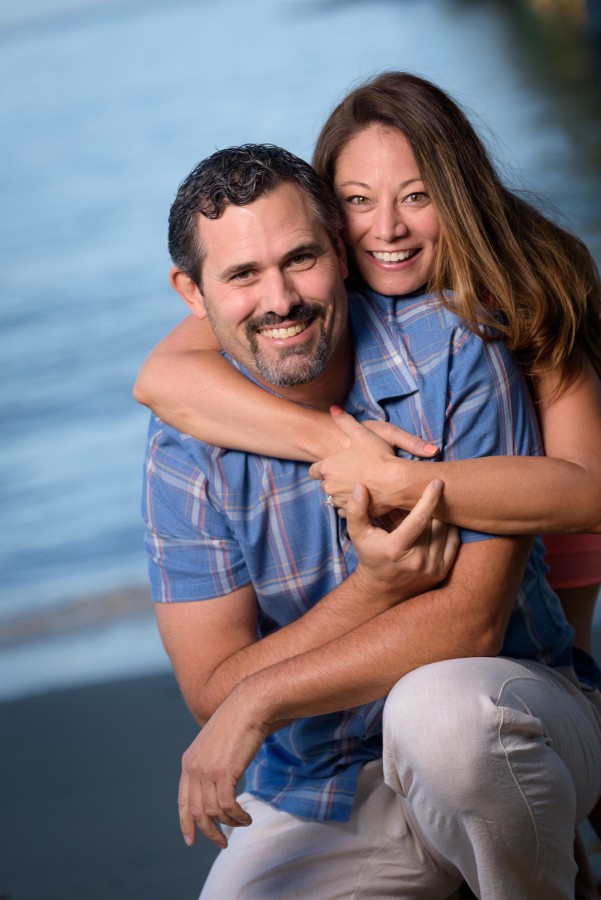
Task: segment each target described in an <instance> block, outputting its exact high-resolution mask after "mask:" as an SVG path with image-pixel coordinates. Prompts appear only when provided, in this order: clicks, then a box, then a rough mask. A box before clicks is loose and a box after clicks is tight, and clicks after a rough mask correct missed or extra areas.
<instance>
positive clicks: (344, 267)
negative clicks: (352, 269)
mask: <svg viewBox="0 0 601 900" xmlns="http://www.w3.org/2000/svg"><path fill="white" fill-rule="evenodd" d="M334 247H335V249H336V253H337V255H338V260H339V265H340V274H341V275H342V278H343V279H346V278H348V260H347V256H346V247H345V246H344V242H343V240H342V238H341V237H340V235H339V236H338V240H337V241H336V243H335V245H334Z"/></svg>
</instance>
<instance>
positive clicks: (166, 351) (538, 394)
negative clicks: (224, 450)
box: [135, 72, 601, 649]
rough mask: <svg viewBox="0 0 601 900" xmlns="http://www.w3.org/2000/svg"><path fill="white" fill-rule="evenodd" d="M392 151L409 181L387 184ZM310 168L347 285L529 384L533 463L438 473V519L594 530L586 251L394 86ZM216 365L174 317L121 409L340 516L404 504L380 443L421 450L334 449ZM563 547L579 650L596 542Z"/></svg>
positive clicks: (595, 326)
mask: <svg viewBox="0 0 601 900" xmlns="http://www.w3.org/2000/svg"><path fill="white" fill-rule="evenodd" d="M404 152H405V153H408V154H409V162H412V163H413V166H414V169H415V175H416V179H415V180H414V181H413V182H412V183H411V184H408V185H399V184H398V178H397V169H398V154H402V153H404ZM376 155H377V157H378V159H377V166H376V159H375V156H376ZM313 163H314V166H315V167H316V169H317V170H318V171H319V172H320V173H321V174H322V175H324V176H325V177H326V178H328V179H329V180H330V181H331V182H332V184H333V185H334V188H335V190H336V193H337V194H338V197H339V199H340V203H341V206H342V209H343V212H344V216H345V221H346V227H345V230H344V238H345V241H346V244H347V247H348V249H349V254H350V257H351V263H354V272H353V276H352V279H351V281H352V284H351V286H355V287H358V286H360V285H361V284H362V283H366V284H367V285H368V286H369V287H370V288H372V289H373V290H375V291H379V292H381V293H384V294H386V295H402V296H406V295H408V294H411V293H413V292H415V291H417V290H419V289H421V288H424V287H426V286H427V287H428V289H429V290H432V291H435V292H437V293H438V294H439V296H440V297H441V299H442V302H443V303H445V304H446V305H448V306H450V307H451V308H452V309H453V310H454V311H456V312H457V313H458V314H459V315H461V316H462V317H463V318H464V319H465V320H466V321H467V322H468V324H470V325H471V327H473V328H475V329H477V328H481V327H485V328H489V329H490V328H493V329H494V333H495V334H501V335H502V336H503V338H504V339H505V341H506V342H507V344H508V346H509V347H510V348H511V349H512V350H513V351H514V352H515V353H516V355H517V356H518V358H519V359H520V361H521V362H522V365H523V368H524V370H525V372H526V373H527V374H528V375H529V377H530V378H531V382H532V386H533V391H534V394H535V398H536V403H537V411H538V416H539V420H540V424H541V429H542V436H543V441H544V445H545V451H546V454H547V457H546V458H524V457H502V458H500V457H495V458H489V459H477V460H466V461H462V462H454V463H439V469H438V470H437V474H439V477H441V478H442V479H443V480H444V482H445V491H444V499H443V501H442V503H441V505H440V507H439V509H438V511H437V514H438V515H440V517H441V518H444V519H446V520H448V521H453V522H456V523H457V524H460V525H462V526H464V527H470V528H474V529H480V530H486V531H490V532H493V533H499V534H511V533H536V532H539V531H545V530H547V531H552V532H562V531H567V532H584V531H587V532H591V531H599V530H601V465H600V464H599V458H598V457H599V454H598V448H599V446H601V385H600V382H599V377H598V375H599V373H600V372H601V323H600V320H599V315H600V310H601V290H600V286H599V277H598V273H597V270H596V267H595V264H594V262H593V260H592V259H591V256H590V254H589V253H588V251H587V250H586V248H585V247H584V245H583V244H582V243H581V242H580V241H578V240H577V239H576V238H575V237H573V236H572V235H570V234H567V233H566V232H565V231H563V230H562V229H560V228H558V227H557V226H556V225H555V224H553V223H552V222H551V221H549V220H548V219H547V218H545V217H543V216H542V215H541V214H540V213H538V212H537V211H535V210H534V209H533V208H532V207H531V206H530V205H528V204H527V203H525V202H524V201H523V200H521V199H520V198H519V197H517V196H516V195H515V194H513V193H511V192H510V191H509V190H507V189H506V188H505V187H503V185H502V184H501V183H500V181H499V179H498V177H497V175H496V173H495V172H494V169H493V167H492V165H491V163H490V161H489V159H488V157H487V154H486V151H485V149H484V147H483V145H482V143H481V142H480V140H479V139H478V137H477V136H476V134H475V132H474V130H473V129H472V127H471V125H470V124H469V122H468V120H467V119H466V118H465V116H464V115H463V113H462V112H461V111H460V110H459V108H458V107H457V106H456V104H455V103H454V102H453V101H452V100H451V99H450V98H449V97H448V96H447V95H446V94H444V93H443V92H442V91H440V90H439V89H438V88H437V87H435V86H434V85H432V84H430V83H429V82H427V81H425V80H423V79H420V78H417V77H415V76H412V75H409V74H406V73H394V72H392V73H385V74H383V75H380V76H379V77H377V78H375V79H373V80H372V81H371V82H368V83H367V84H365V85H363V86H361V87H359V88H358V89H356V90H355V91H353V92H351V93H350V94H349V95H348V96H347V97H346V98H345V100H343V102H342V103H341V104H340V105H339V106H338V107H337V108H336V109H335V110H334V112H333V113H332V115H331V116H330V118H329V119H328V121H327V122H326V124H325V126H324V128H323V130H322V132H321V135H320V137H319V139H318V141H317V146H316V150H315V156H314V161H313ZM398 250H401V256H400V257H399V254H398V252H397V251H398ZM401 257H403V258H401ZM405 257H406V258H405ZM449 291H452V292H453V293H452V294H450V293H449ZM216 350H218V347H217V345H216V342H215V339H214V337H213V335H212V332H211V330H210V326H209V325H208V323H207V322H206V320H205V321H202V322H201V321H199V320H197V319H194V318H193V317H190V318H188V319H186V320H185V321H184V322H183V323H181V324H180V325H179V326H178V327H177V328H176V329H175V330H174V331H173V332H171V334H170V335H168V336H167V338H166V339H165V340H164V341H162V342H161V343H160V344H159V345H158V346H157V347H156V348H155V350H154V351H153V352H152V354H151V355H150V357H149V359H148V360H147V361H146V363H145V365H144V367H143V369H142V371H141V373H140V376H139V378H138V381H137V383H136V388H135V396H136V399H137V400H138V401H140V402H142V403H145V404H147V405H148V406H150V407H151V408H152V409H154V410H155V412H157V414H158V415H159V416H160V417H161V418H163V419H165V420H166V421H168V422H169V423H170V424H172V425H174V426H175V427H177V428H179V429H180V430H182V431H185V432H187V433H189V434H192V435H194V436H196V437H199V438H201V439H203V440H205V441H207V442H209V443H214V444H218V445H222V446H227V447H232V448H233V449H245V450H249V451H254V452H259V453H267V454H271V455H276V456H282V457H286V458H294V459H305V460H309V461H314V460H322V462H321V463H319V464H318V465H317V466H315V467H314V469H313V474H314V475H315V477H321V478H323V479H324V488H325V490H326V491H327V493H329V494H331V495H332V496H333V497H334V501H335V502H336V503H337V505H338V506H342V507H343V506H344V503H345V498H346V497H347V496H348V494H349V493H350V491H351V490H352V485H353V484H354V482H355V481H357V480H359V473H360V480H361V481H362V482H363V483H365V484H366V485H367V487H368V488H369V490H370V495H371V497H372V503H373V510H374V512H383V511H385V510H386V509H389V508H390V507H391V505H395V506H399V507H402V508H410V507H412V506H413V505H414V504H415V502H416V501H417V499H418V497H419V496H420V495H421V493H422V491H423V488H424V487H425V484H426V483H427V481H428V480H429V477H428V473H429V470H428V469H424V467H423V466H421V467H420V466H419V465H418V463H417V462H412V461H409V460H405V459H400V458H397V457H393V456H392V451H391V449H390V444H392V445H395V446H399V447H402V448H403V449H405V450H406V451H409V452H411V453H413V454H414V455H421V456H430V457H432V456H433V455H435V453H436V448H433V447H428V445H427V444H426V442H425V441H423V440H419V439H418V440H414V439H412V438H411V436H409V435H404V434H399V433H398V431H397V430H396V429H393V428H392V427H391V426H386V424H385V423H381V422H379V423H371V426H370V427H371V428H372V429H373V430H374V431H375V432H376V434H379V435H380V436H381V438H382V439H383V440H382V441H380V442H378V441H376V440H375V439H374V440H372V441H370V442H369V448H368V449H366V448H365V447H362V448H361V451H359V450H358V449H357V447H351V448H350V449H349V439H348V438H347V437H346V436H345V434H344V433H343V432H342V431H340V430H339V429H337V428H336V426H335V424H334V423H333V422H332V420H330V418H329V417H328V416H327V415H326V414H324V413H319V412H317V411H315V410H307V409H302V408H300V407H298V406H294V405H292V404H289V403H286V402H285V401H283V400H281V399H279V398H277V397H275V396H273V395H270V394H267V393H266V392H264V391H261V390H260V389H258V388H256V387H255V386H254V385H252V384H251V383H250V382H249V381H248V380H247V379H245V378H243V377H242V376H241V375H239V374H238V373H237V372H236V371H235V370H234V369H233V368H232V367H231V366H230V365H229V364H228V363H227V362H226V360H225V359H223V358H222V357H221V356H220V355H219V354H218V353H217V352H215V351H216ZM259 419H260V421H261V429H260V430H259V429H257V427H256V423H257V421H258V420H259ZM232 423H235V425H233V424H232ZM388 442H389V443H388ZM364 443H365V442H364ZM337 451H342V452H341V453H337ZM332 454H336V455H334V456H332ZM324 457H328V458H327V459H325V460H324ZM383 463H385V464H386V465H383ZM389 470H390V472H391V475H390V477H389V478H388V480H387V481H386V482H385V483H383V479H382V473H383V472H384V471H386V472H388V471H389ZM565 540H566V539H565V538H555V539H554V545H553V550H554V554H555V556H554V557H551V559H550V563H551V573H550V574H551V576H553V575H554V573H555V569H556V568H557V566H558V565H559V563H560V562H562V563H563V565H562V571H561V572H560V573H559V575H558V577H557V579H556V580H555V581H554V582H553V583H554V586H556V587H557V588H561V589H563V590H562V600H563V602H564V606H565V608H566V613H567V615H568V618H569V619H570V621H571V622H572V624H573V625H574V626H575V628H576V643H577V644H578V645H579V646H582V647H584V648H585V649H590V622H591V618H592V613H593V609H594V604H595V598H596V593H597V589H598V585H599V582H601V537H596V536H592V535H587V536H585V537H584V538H583V537H582V536H578V537H574V538H570V540H571V541H572V542H573V541H576V542H577V545H576V547H575V548H574V547H571V548H567V549H566V547H565V545H563V546H562V545H561V544H560V546H559V547H558V546H557V541H560V542H561V541H565ZM583 541H584V547H583ZM567 552H570V553H571V556H569V557H566V555H565V554H566V553H567ZM561 554H563V556H562V555H561ZM571 565H572V566H573V571H570V566H571ZM566 567H567V571H566Z"/></svg>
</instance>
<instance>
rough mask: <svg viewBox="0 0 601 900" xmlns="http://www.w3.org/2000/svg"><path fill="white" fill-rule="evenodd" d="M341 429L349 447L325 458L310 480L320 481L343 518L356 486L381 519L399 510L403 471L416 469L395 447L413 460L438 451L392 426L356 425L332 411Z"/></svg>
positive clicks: (375, 514) (313, 467)
mask: <svg viewBox="0 0 601 900" xmlns="http://www.w3.org/2000/svg"><path fill="white" fill-rule="evenodd" d="M330 411H331V413H332V417H333V419H334V422H335V423H336V425H337V426H338V428H339V429H340V430H341V431H342V432H343V433H344V434H345V435H346V436H347V438H348V440H349V447H348V448H347V449H346V450H342V451H340V452H339V453H334V454H332V455H331V456H327V457H325V459H322V460H321V461H320V462H317V463H314V464H313V465H312V466H311V468H310V469H309V474H310V476H311V478H315V479H321V481H322V482H323V489H324V491H325V493H326V494H330V495H331V497H332V499H333V501H334V503H335V505H336V506H337V507H338V509H339V511H340V513H341V515H344V514H345V511H346V508H347V504H348V500H349V497H350V496H351V493H352V491H353V488H354V486H355V485H356V484H359V483H360V484H364V485H365V486H366V487H367V489H368V491H369V496H370V512H371V514H372V515H374V516H381V515H383V514H384V513H386V512H388V511H389V510H391V509H395V508H396V507H398V506H399V503H398V496H395V494H398V492H399V491H400V489H401V488H402V487H403V484H402V472H403V467H406V466H413V465H414V463H412V462H410V461H409V460H401V459H399V458H398V457H397V456H396V455H395V453H394V449H393V448H395V447H398V448H400V449H402V450H405V451H407V452H409V453H411V454H413V455H414V456H425V457H432V456H434V455H435V454H436V453H438V448H437V447H435V446H434V445H433V444H427V443H426V442H425V441H423V440H422V439H421V438H419V437H416V436H415V435H411V434H409V433H408V432H406V431H403V430H402V429H401V428H397V427H396V426H395V425H391V424H390V422H381V421H375V420H374V421H369V422H357V421H356V420H355V419H353V417H352V416H349V414H348V413H345V412H343V411H342V410H341V409H339V408H338V407H334V406H333V407H332V408H331V410H330Z"/></svg>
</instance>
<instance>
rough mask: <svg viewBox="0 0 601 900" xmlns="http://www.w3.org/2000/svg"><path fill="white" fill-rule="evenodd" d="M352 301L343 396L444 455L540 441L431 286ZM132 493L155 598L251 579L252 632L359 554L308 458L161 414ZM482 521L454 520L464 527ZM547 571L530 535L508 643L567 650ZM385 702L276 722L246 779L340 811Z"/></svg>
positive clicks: (309, 595)
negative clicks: (204, 437)
mask: <svg viewBox="0 0 601 900" xmlns="http://www.w3.org/2000/svg"><path fill="white" fill-rule="evenodd" d="M350 308H351V322H352V330H353V336H354V341H355V351H356V359H357V361H356V378H355V383H354V386H353V388H352V390H351V393H350V395H349V397H348V402H347V404H346V408H347V410H348V411H349V412H351V413H352V414H353V415H355V416H357V417H358V418H360V419H363V418H367V417H369V418H387V419H388V420H390V421H392V422H394V423H395V424H397V425H399V426H401V427H402V428H404V429H406V430H407V431H410V432H412V433H414V434H419V435H421V436H422V437H423V438H425V439H426V440H428V441H431V442H433V443H435V444H436V445H437V446H439V447H441V448H442V453H441V456H440V458H442V459H464V458H467V457H474V456H489V455H495V454H497V455H500V454H530V455H532V454H538V453H540V439H539V436H538V432H537V427H536V420H535V416H534V413H533V411H532V408H531V402H530V397H529V394H528V390H527V388H526V386H525V384H524V382H523V380H522V378H521V377H520V375H519V373H518V371H517V369H516V367H515V365H514V364H513V363H512V361H511V358H510V357H509V356H508V354H507V352H506V351H505V349H504V347H503V345H502V344H501V343H499V342H493V343H488V344H486V343H484V342H483V341H482V340H480V338H479V337H477V336H476V335H474V334H473V333H472V332H471V331H470V330H468V329H466V328H465V327H463V326H462V324H461V322H460V321H459V320H458V319H457V318H456V317H455V316H454V315H452V314H451V313H450V312H448V311H447V310H445V309H444V308H443V307H442V306H441V305H440V304H439V303H438V302H437V301H436V300H435V299H434V298H433V297H431V296H428V295H421V296H417V297H415V298H410V299H406V298H385V297H381V296H380V295H377V294H374V293H373V292H371V291H369V292H365V293H362V294H356V295H353V297H352V298H351V304H350ZM246 374H248V373H246ZM424 462H425V461H424ZM428 464H432V463H428ZM143 506H144V517H145V522H146V539H145V542H146V549H147V552H148V558H149V571H150V580H151V586H152V594H153V598H154V599H155V601H157V602H185V601H193V600H202V599H208V598H214V597H220V596H222V595H225V594H228V593H230V592H231V591H234V590H236V589H237V588H239V587H242V586H244V585H246V584H249V583H252V584H253V586H254V589H255V592H256V596H257V602H258V607H259V634H260V636H265V635H266V634H268V633H270V632H271V631H272V630H274V629H277V628H281V627H283V626H285V625H287V624H288V623H289V622H292V621H294V620H295V619H297V618H298V617H299V616H302V615H303V613H304V612H306V611H307V610H308V609H309V608H310V607H311V606H312V605H314V604H315V603H316V602H317V601H318V600H319V599H320V598H321V597H323V596H324V595H325V594H327V593H328V592H329V591H331V590H333V589H334V587H336V585H338V584H339V583H340V582H341V581H342V580H343V579H344V578H345V577H346V576H347V575H348V574H350V572H352V571H353V569H354V567H355V566H356V562H357V560H356V555H355V553H354V550H353V547H352V545H351V543H350V542H349V540H348V537H347V535H346V532H345V530H344V520H341V519H340V518H339V517H338V515H337V514H336V512H335V511H334V510H332V509H331V508H329V507H327V506H325V504H324V497H323V492H322V491H321V488H320V485H319V484H318V483H317V482H315V481H312V480H311V479H310V478H309V476H308V466H307V465H306V464H303V463H295V462H289V461H285V460H279V459H273V458H267V457H259V456H255V455H253V454H245V453H240V452H236V451H228V450H222V449H220V448H215V447H211V446H208V445H206V444H203V443H201V442H199V441H197V440H195V439H193V438H191V437H189V436H187V435H183V434H180V433H179V432H177V431H175V430H174V429H173V428H170V427H169V426H167V425H165V424H164V423H163V422H161V421H160V420H158V419H156V418H153V419H152V420H151V423H150V430H149V441H148V451H147V457H146V475H145V486H144V502H143ZM487 537H489V535H484V534H479V533H475V532H470V531H466V530H464V531H462V540H463V541H472V540H482V539H486V538H487ZM544 572H545V565H544V562H543V551H542V549H541V548H540V546H537V547H536V548H535V551H534V553H533V554H532V558H531V561H530V564H529V566H528V571H527V573H526V575H525V578H524V581H523V584H522V588H521V591H520V595H519V597H518V599H517V602H516V605H515V610H514V613H513V615H512V618H511V621H510V625H509V628H508V632H507V640H506V644H505V646H504V648H503V653H504V654H506V655H510V656H515V657H521V658H528V659H534V660H539V661H541V662H544V663H547V664H549V665H570V664H571V631H570V629H569V626H567V624H566V623H565V620H564V619H563V614H562V613H561V609H560V607H559V602H558V600H557V598H556V596H555V595H554V594H553V592H552V591H551V590H550V588H549V587H548V586H547V584H546V582H545V580H544ZM199 652H202V645H201V644H200V645H199ZM382 707H383V700H380V701H377V702H374V703H370V704H367V705H366V706H361V707H358V708H356V709H351V710H346V711H343V712H340V713H335V714H331V715H327V716H316V717H312V718H310V719H300V720H298V721H296V722H294V723H293V724H291V725H290V726H288V727H287V728H285V729H282V730H281V731H279V732H277V733H276V734H274V735H271V736H270V737H268V738H267V740H266V741H265V743H264V745H263V747H262V749H261V751H260V753H259V755H258V756H257V758H256V759H255V760H254V762H253V763H252V764H251V766H250V768H249V770H248V773H247V782H246V783H247V789H248V790H250V791H252V792H253V793H254V794H256V795H257V796H259V797H261V798H262V799H264V800H267V801H269V802H270V803H272V804H274V805H275V806H277V807H280V808H282V809H285V810H287V811H288V812H291V813H293V814H296V815H300V816H303V817H307V818H315V819H335V820H342V821H344V820H347V819H348V816H349V815H350V811H351V808H352V805H353V799H354V793H355V786H356V780H357V776H358V772H359V769H360V767H361V766H362V765H363V764H364V763H366V762H367V761H369V760H371V759H375V758H377V757H379V756H380V755H381V736H380V734H381V717H382Z"/></svg>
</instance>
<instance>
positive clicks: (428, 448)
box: [424, 444, 438, 453]
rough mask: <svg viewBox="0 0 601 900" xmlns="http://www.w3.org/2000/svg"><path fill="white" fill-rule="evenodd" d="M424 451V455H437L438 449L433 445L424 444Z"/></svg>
mask: <svg viewBox="0 0 601 900" xmlns="http://www.w3.org/2000/svg"><path fill="white" fill-rule="evenodd" d="M424 450H425V451H426V453H438V447H436V446H435V445H434V444H424Z"/></svg>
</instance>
